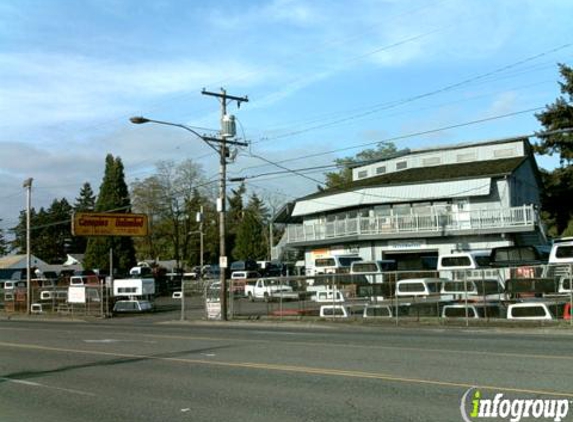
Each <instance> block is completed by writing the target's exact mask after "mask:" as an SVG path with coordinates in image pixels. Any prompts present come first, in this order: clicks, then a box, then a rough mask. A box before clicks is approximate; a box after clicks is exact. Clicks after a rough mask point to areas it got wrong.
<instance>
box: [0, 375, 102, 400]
mask: <svg viewBox="0 0 573 422" xmlns="http://www.w3.org/2000/svg"><path fill="white" fill-rule="evenodd" d="M0 381H5V382H11V383H13V384H21V385H26V386H29V387H40V388H48V389H50V390H57V391H64V392H66V393H72V394H79V395H81V396H92V397H93V396H95V394H94V393H89V392H87V391H81V390H72V389H70V388H62V387H54V386H51V385H46V384H40V383H39V382H33V381H26V380H19V379H14V378H6V377H0Z"/></svg>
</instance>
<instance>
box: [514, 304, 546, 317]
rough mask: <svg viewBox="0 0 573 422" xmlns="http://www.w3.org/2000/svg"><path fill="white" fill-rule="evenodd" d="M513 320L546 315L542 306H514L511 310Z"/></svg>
mask: <svg viewBox="0 0 573 422" xmlns="http://www.w3.org/2000/svg"><path fill="white" fill-rule="evenodd" d="M511 315H512V316H513V317H514V318H523V317H544V316H546V315H547V313H546V312H545V308H544V307H543V306H516V307H514V308H513V309H512V310H511Z"/></svg>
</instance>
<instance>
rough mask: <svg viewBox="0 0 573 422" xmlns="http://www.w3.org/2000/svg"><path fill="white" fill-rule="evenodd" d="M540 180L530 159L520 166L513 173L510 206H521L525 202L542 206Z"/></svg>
mask: <svg viewBox="0 0 573 422" xmlns="http://www.w3.org/2000/svg"><path fill="white" fill-rule="evenodd" d="M541 188H542V187H541V186H539V182H538V180H537V178H536V172H535V169H534V167H533V163H532V162H531V161H530V160H528V161H526V162H525V163H523V165H522V166H521V167H519V168H518V169H517V170H516V171H515V172H514V174H513V178H512V180H511V198H510V203H511V205H510V206H514V207H515V206H520V205H523V204H534V205H537V206H540V204H541V198H540V194H539V192H540V190H541Z"/></svg>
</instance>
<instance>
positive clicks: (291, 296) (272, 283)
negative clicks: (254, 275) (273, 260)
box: [245, 278, 299, 302]
mask: <svg viewBox="0 0 573 422" xmlns="http://www.w3.org/2000/svg"><path fill="white" fill-rule="evenodd" d="M245 297H248V298H249V300H251V301H255V300H256V299H263V300H264V301H265V302H270V301H272V300H298V298H299V296H298V293H297V292H295V291H293V288H292V287H291V286H290V285H288V284H286V283H285V282H282V281H280V280H277V279H273V278H259V279H258V280H257V281H254V282H247V284H246V285H245Z"/></svg>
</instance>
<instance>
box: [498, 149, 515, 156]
mask: <svg viewBox="0 0 573 422" xmlns="http://www.w3.org/2000/svg"><path fill="white" fill-rule="evenodd" d="M513 155H515V150H514V149H513V148H506V149H498V150H495V151H494V152H493V156H494V157H496V158H504V157H512V156H513Z"/></svg>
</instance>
